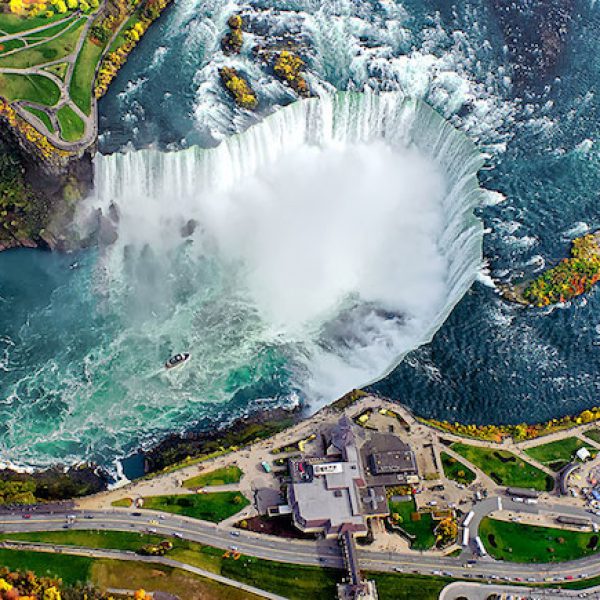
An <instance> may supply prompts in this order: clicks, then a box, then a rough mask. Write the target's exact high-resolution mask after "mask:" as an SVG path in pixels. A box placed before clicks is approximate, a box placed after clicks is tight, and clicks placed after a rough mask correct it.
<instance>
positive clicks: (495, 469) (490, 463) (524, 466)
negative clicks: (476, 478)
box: [450, 442, 554, 491]
mask: <svg viewBox="0 0 600 600" xmlns="http://www.w3.org/2000/svg"><path fill="white" fill-rule="evenodd" d="M450 447H451V448H452V450H454V451H455V452H458V453H459V454H460V455H461V456H464V457H465V458H466V459H467V460H468V461H469V462H471V463H473V464H474V465H475V466H477V467H479V468H480V469H481V470H482V471H483V472H484V473H486V474H487V475H489V476H490V477H491V478H492V479H493V480H494V481H495V482H496V483H497V484H498V485H506V486H514V487H523V488H533V489H535V490H540V491H549V490H551V489H552V487H553V483H554V482H553V478H552V477H550V475H546V473H544V472H543V471H540V470H539V469H537V468H536V467H534V466H532V465H530V464H528V463H526V462H525V461H523V460H521V459H520V458H518V457H517V456H515V455H514V454H512V453H510V452H507V451H506V450H494V449H491V448H484V447H481V446H470V445H468V444H463V443H460V442H455V443H454V444H452V446H450Z"/></svg>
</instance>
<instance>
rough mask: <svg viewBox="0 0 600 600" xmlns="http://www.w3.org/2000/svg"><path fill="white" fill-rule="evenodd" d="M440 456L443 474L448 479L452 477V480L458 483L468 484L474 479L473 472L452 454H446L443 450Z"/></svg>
mask: <svg viewBox="0 0 600 600" xmlns="http://www.w3.org/2000/svg"><path fill="white" fill-rule="evenodd" d="M441 457H442V466H443V468H444V475H445V476H446V477H447V478H448V479H453V480H454V481H458V483H463V484H464V485H469V484H470V483H472V482H473V481H475V473H473V471H471V469H469V468H468V467H467V466H466V465H464V464H463V463H461V462H460V461H458V460H456V459H455V458H454V457H453V456H450V455H449V454H446V453H445V452H442V453H441Z"/></svg>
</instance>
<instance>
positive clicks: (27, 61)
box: [0, 19, 86, 69]
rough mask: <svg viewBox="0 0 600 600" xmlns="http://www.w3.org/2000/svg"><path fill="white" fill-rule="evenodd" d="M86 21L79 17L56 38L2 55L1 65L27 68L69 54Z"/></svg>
mask: <svg viewBox="0 0 600 600" xmlns="http://www.w3.org/2000/svg"><path fill="white" fill-rule="evenodd" d="M85 22H86V20H85V19H79V20H78V21H77V22H76V23H73V24H72V25H71V26H70V27H69V28H68V29H67V30H66V31H65V33H64V34H62V35H61V36H59V37H57V38H56V39H53V40H50V41H49V42H44V43H43V44H39V45H38V46H34V47H33V48H26V49H24V50H21V51H20V52H15V53H14V54H9V55H8V56H2V57H0V67H9V68H11V69H25V68H27V67H33V66H35V65H42V64H44V63H47V62H51V61H53V60H58V59H60V58H63V57H66V56H68V55H69V54H71V53H72V52H73V50H75V47H76V46H77V40H79V36H80V35H81V30H82V29H83V26H84V24H85Z"/></svg>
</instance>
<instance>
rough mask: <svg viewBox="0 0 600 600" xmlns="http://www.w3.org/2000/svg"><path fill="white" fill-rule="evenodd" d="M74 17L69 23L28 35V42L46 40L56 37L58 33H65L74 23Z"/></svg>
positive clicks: (65, 22) (58, 24)
mask: <svg viewBox="0 0 600 600" xmlns="http://www.w3.org/2000/svg"><path fill="white" fill-rule="evenodd" d="M73 19H74V15H72V16H71V18H70V19H69V20H67V21H64V22H62V23H57V24H56V25H52V27H46V29H42V30H41V31H36V32H34V33H31V34H28V35H27V41H29V42H31V41H33V40H40V39H43V38H44V39H45V38H50V37H53V36H55V35H56V34H57V33H60V32H61V31H64V30H65V29H66V28H67V27H69V26H70V25H71V23H72V22H73Z"/></svg>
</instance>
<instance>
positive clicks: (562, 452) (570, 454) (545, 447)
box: [525, 437, 595, 471]
mask: <svg viewBox="0 0 600 600" xmlns="http://www.w3.org/2000/svg"><path fill="white" fill-rule="evenodd" d="M580 448H587V449H588V450H589V451H590V452H591V453H593V454H595V451H594V449H593V448H592V447H591V446H586V444H585V442H584V441H583V440H580V439H579V438H577V437H568V438H564V439H562V440H556V441H555V442H549V443H548V444H541V445H540V446H532V447H531V448H527V449H526V450H525V453H526V454H528V455H529V456H531V458H533V459H534V460H537V461H538V462H539V463H542V464H543V465H545V466H547V467H550V468H551V469H552V470H553V471H560V470H561V469H562V468H563V467H564V466H565V465H567V464H569V463H570V462H571V461H572V460H574V458H575V452H577V450H579V449H580Z"/></svg>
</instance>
